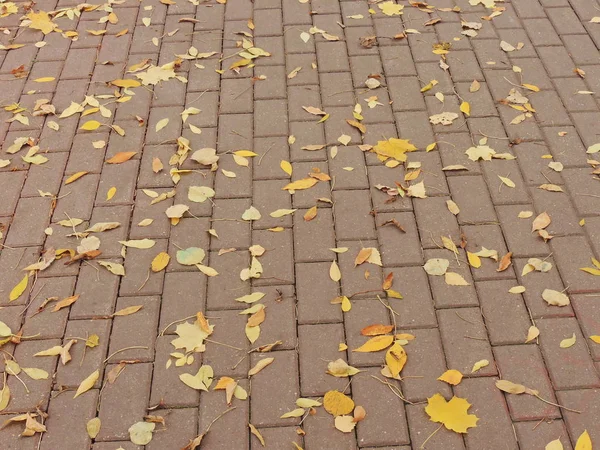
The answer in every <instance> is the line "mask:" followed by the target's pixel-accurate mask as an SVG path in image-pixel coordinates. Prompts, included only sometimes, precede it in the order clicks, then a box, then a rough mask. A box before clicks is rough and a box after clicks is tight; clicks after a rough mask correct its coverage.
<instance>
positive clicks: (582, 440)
mask: <svg viewBox="0 0 600 450" xmlns="http://www.w3.org/2000/svg"><path fill="white" fill-rule="evenodd" d="M575 450H592V439H591V438H590V435H589V433H588V432H587V430H584V431H583V433H581V436H579V438H577V443H576V444H575Z"/></svg>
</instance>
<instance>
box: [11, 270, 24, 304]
mask: <svg viewBox="0 0 600 450" xmlns="http://www.w3.org/2000/svg"><path fill="white" fill-rule="evenodd" d="M28 281H29V275H25V276H24V277H23V279H22V280H21V281H19V283H18V284H17V285H16V286H15V287H14V288H13V289H12V291H10V294H9V295H8V301H10V302H12V301H14V300H16V299H18V298H19V297H20V296H21V295H22V294H23V292H25V289H27V282H28Z"/></svg>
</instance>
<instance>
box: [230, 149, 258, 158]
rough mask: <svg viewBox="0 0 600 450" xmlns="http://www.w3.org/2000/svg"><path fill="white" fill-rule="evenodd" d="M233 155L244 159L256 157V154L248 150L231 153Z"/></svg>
mask: <svg viewBox="0 0 600 450" xmlns="http://www.w3.org/2000/svg"><path fill="white" fill-rule="evenodd" d="M233 154H234V155H238V156H243V157H244V158H251V157H253V156H258V154H257V153H254V152H252V151H250V150H237V151H235V152H233Z"/></svg>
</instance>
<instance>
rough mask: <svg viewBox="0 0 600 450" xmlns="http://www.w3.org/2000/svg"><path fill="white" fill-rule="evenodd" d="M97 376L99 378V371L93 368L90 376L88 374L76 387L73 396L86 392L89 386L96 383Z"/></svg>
mask: <svg viewBox="0 0 600 450" xmlns="http://www.w3.org/2000/svg"><path fill="white" fill-rule="evenodd" d="M98 378H100V371H98V370H95V371H94V372H92V374H91V375H90V376H88V377H87V378H86V379H85V380H83V381H82V382H81V384H80V385H79V387H78V388H77V392H75V396H74V397H73V398H77V397H79V396H80V395H81V394H84V393H85V392H87V391H89V390H90V389H91V388H93V387H94V384H95V383H96V381H97V380H98Z"/></svg>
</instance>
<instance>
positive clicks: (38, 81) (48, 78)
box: [33, 77, 56, 83]
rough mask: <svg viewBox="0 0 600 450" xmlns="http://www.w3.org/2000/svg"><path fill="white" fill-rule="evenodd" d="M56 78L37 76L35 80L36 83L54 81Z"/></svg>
mask: <svg viewBox="0 0 600 450" xmlns="http://www.w3.org/2000/svg"><path fill="white" fill-rule="evenodd" d="M54 80H56V78H54V77H42V78H36V79H35V80H33V81H35V82H36V83H48V82H49V81H54Z"/></svg>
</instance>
